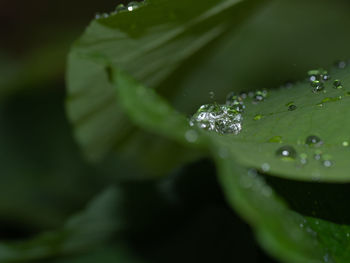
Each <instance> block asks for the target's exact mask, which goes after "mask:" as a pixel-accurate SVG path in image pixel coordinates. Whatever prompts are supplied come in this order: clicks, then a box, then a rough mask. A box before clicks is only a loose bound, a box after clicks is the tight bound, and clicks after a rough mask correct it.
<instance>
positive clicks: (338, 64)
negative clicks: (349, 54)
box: [335, 60, 347, 69]
mask: <svg viewBox="0 0 350 263" xmlns="http://www.w3.org/2000/svg"><path fill="white" fill-rule="evenodd" d="M335 64H336V66H337V68H339V69H344V68H345V67H346V66H347V65H346V62H345V61H343V60H341V61H337V62H336V63H335Z"/></svg>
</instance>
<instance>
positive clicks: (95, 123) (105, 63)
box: [67, 0, 258, 160]
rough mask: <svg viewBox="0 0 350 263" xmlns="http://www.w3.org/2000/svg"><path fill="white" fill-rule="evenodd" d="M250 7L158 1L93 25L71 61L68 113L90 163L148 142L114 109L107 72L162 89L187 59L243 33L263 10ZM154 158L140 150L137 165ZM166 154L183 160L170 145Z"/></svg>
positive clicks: (230, 2)
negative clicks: (239, 28) (228, 35)
mask: <svg viewBox="0 0 350 263" xmlns="http://www.w3.org/2000/svg"><path fill="white" fill-rule="evenodd" d="M245 2H247V3H241V1H239V0H225V1H216V0H206V1H192V2H188V1H180V2H179V1H176V2H173V1H159V0H153V1H149V2H147V4H146V6H144V7H140V8H138V9H136V10H134V11H132V12H121V13H118V14H111V15H110V17H108V18H101V19H98V20H95V21H93V22H92V23H91V25H90V26H89V27H88V29H87V30H86V32H85V34H84V35H83V36H82V37H81V38H80V39H79V40H78V41H77V42H76V44H75V45H74V47H73V49H72V51H71V53H70V56H69V65H68V74H67V83H68V93H69V94H68V98H67V111H68V115H69V118H70V119H71V121H72V123H73V125H74V126H75V134H76V137H77V140H78V142H79V143H80V144H81V145H82V147H83V148H84V150H85V152H86V153H87V155H88V156H89V157H90V158H91V159H95V160H96V159H100V158H101V157H102V156H103V155H104V154H105V153H106V152H107V151H109V150H110V149H112V148H115V147H116V145H117V146H118V145H119V151H120V150H121V147H120V145H121V144H122V145H124V146H126V145H127V144H128V143H129V142H130V141H132V140H133V139H134V138H137V137H139V138H140V137H141V139H140V140H141V141H143V140H144V139H142V137H144V133H143V132H140V131H139V130H135V127H133V126H131V125H130V123H129V122H128V121H127V119H126V118H125V116H124V115H123V114H122V112H121V110H120V105H118V104H117V103H116V101H117V99H116V98H115V96H114V94H115V93H114V90H113V88H112V87H111V85H110V83H109V77H108V74H107V70H106V68H108V67H109V66H113V67H115V68H117V69H122V70H123V71H125V72H126V73H128V74H130V75H132V76H133V77H135V78H136V79H137V80H139V81H142V82H143V83H146V84H147V86H149V87H154V88H156V87H160V86H161V83H163V82H164V81H165V80H166V79H169V78H170V77H171V75H172V73H174V72H175V70H177V69H179V68H184V66H183V62H184V61H185V60H186V59H188V58H190V57H192V56H193V55H195V54H196V53H197V52H199V51H200V50H202V49H204V48H205V47H207V46H208V45H209V44H211V43H213V41H214V40H217V39H218V38H219V37H220V36H222V35H223V34H224V33H225V32H227V31H229V30H232V29H233V28H235V27H237V25H239V24H241V23H242V21H243V20H244V19H245V18H246V17H247V14H249V13H251V12H252V10H254V8H252V7H255V6H257V5H258V4H257V2H258V1H245ZM233 18H234V19H233ZM187 68H188V69H189V70H190V69H191V68H192V65H187ZM168 91H169V92H171V90H170V89H166V87H164V92H165V93H166V92H168ZM136 140H137V139H136ZM153 141H156V139H155V138H154V139H153ZM126 148H127V147H126ZM175 149H176V148H175ZM148 150H149V149H147V150H145V149H142V148H141V147H138V148H136V149H135V153H134V154H133V157H134V158H133V159H134V160H136V159H135V157H136V156H141V158H142V156H143V155H144V154H146V152H147V151H148ZM163 150H164V151H167V152H169V153H171V152H177V150H174V146H173V145H169V144H165V145H164V147H163ZM124 156H125V154H124Z"/></svg>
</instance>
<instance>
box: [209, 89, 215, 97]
mask: <svg viewBox="0 0 350 263" xmlns="http://www.w3.org/2000/svg"><path fill="white" fill-rule="evenodd" d="M209 97H210V98H211V99H214V97H215V93H214V91H210V92H209Z"/></svg>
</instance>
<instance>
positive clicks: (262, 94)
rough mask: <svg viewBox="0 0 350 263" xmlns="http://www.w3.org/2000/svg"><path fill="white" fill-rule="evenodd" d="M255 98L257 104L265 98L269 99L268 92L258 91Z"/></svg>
mask: <svg viewBox="0 0 350 263" xmlns="http://www.w3.org/2000/svg"><path fill="white" fill-rule="evenodd" d="M253 97H254V102H255V103H257V102H261V101H264V100H265V98H266V97H267V91H266V90H258V91H256V92H255V94H254V96H253Z"/></svg>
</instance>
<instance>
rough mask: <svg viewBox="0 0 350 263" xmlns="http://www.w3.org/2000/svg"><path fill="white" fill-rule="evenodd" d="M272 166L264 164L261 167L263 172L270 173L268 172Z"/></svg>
mask: <svg viewBox="0 0 350 263" xmlns="http://www.w3.org/2000/svg"><path fill="white" fill-rule="evenodd" d="M270 168H271V167H270V165H269V164H268V163H263V164H262V165H261V170H262V171H263V172H268V171H270Z"/></svg>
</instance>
